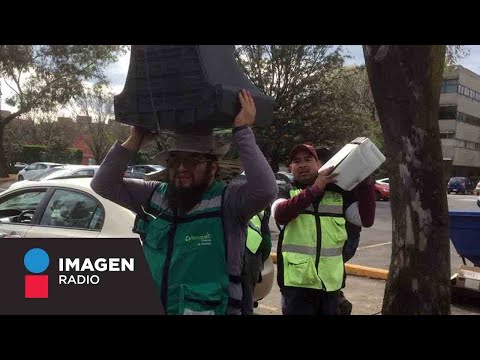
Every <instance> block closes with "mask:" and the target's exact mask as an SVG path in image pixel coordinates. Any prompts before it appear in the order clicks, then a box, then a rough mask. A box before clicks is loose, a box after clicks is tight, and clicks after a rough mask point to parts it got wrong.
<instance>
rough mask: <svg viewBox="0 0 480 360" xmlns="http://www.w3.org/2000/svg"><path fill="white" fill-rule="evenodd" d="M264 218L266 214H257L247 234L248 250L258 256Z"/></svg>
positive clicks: (249, 225) (249, 224)
mask: <svg viewBox="0 0 480 360" xmlns="http://www.w3.org/2000/svg"><path fill="white" fill-rule="evenodd" d="M263 217H264V212H263V211H262V212H260V213H258V214H256V215H255V216H254V217H253V218H252V219H251V220H250V221H249V222H248V233H247V248H248V250H250V251H251V252H252V253H254V254H256V253H257V251H258V248H259V247H260V244H261V243H262V240H263V236H262V220H263Z"/></svg>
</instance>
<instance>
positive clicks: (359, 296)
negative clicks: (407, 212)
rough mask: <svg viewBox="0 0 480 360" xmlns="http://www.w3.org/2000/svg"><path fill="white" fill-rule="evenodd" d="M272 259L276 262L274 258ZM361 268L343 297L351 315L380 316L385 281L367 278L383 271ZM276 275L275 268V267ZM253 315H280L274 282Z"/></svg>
mask: <svg viewBox="0 0 480 360" xmlns="http://www.w3.org/2000/svg"><path fill="white" fill-rule="evenodd" d="M272 257H273V258H274V260H276V256H272ZM275 263H276V261H275ZM361 268H365V269H367V270H366V272H363V273H362V272H358V275H349V276H347V281H346V287H345V289H343V292H344V294H345V297H346V298H347V299H348V300H349V301H350V302H351V303H352V305H353V309H352V315H380V314H381V310H382V303H383V295H384V292H385V284H386V281H385V280H381V279H379V278H369V277H368V276H375V275H376V274H378V275H380V276H384V273H385V270H382V269H374V268H368V267H361ZM352 271H355V270H352ZM276 273H277V266H276V265H275V274H276ZM385 279H386V278H385ZM255 313H256V314H259V315H282V310H281V295H280V289H279V288H278V285H277V282H276V281H275V282H274V284H273V288H272V291H271V292H270V294H269V295H268V296H267V297H266V298H265V299H263V300H262V301H260V302H259V305H258V308H257V309H256V310H255ZM451 314H452V315H480V307H477V308H473V307H471V306H470V307H469V306H466V305H465V306H460V305H451Z"/></svg>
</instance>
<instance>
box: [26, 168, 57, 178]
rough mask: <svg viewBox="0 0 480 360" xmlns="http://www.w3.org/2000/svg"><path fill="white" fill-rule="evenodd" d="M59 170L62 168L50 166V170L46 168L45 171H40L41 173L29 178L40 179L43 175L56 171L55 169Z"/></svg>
mask: <svg viewBox="0 0 480 360" xmlns="http://www.w3.org/2000/svg"><path fill="white" fill-rule="evenodd" d="M60 170H62V168H58V167H56V168H52V169H50V170H47V171H45V172H42V173H40V174H37V175H34V176H32V177H31V178H30V180H40V179H43V178H45V176H48V175H50V174H53V173H55V172H57V171H60Z"/></svg>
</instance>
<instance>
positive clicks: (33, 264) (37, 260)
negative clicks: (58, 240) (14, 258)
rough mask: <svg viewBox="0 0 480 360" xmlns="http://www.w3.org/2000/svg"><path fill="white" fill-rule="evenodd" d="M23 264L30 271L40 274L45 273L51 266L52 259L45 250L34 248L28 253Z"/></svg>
mask: <svg viewBox="0 0 480 360" xmlns="http://www.w3.org/2000/svg"><path fill="white" fill-rule="evenodd" d="M23 263H24V264H25V267H26V268H27V270H28V271H30V272H32V273H34V274H38V273H41V272H44V271H45V270H46V269H47V268H48V265H49V264H50V258H49V257H48V254H47V252H46V251H45V250H43V249H40V248H33V249H30V250H28V251H27V253H26V254H25V257H24V258H23Z"/></svg>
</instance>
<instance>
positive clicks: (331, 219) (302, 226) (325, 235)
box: [281, 189, 347, 291]
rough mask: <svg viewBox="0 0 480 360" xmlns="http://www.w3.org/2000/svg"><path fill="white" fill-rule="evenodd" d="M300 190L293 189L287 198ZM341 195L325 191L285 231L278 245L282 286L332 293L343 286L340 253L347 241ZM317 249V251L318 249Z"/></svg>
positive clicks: (341, 257)
mask: <svg viewBox="0 0 480 360" xmlns="http://www.w3.org/2000/svg"><path fill="white" fill-rule="evenodd" d="M301 191H302V190H301V189H293V190H291V191H290V197H294V196H296V195H298V194H299V193H300V192H301ZM340 215H343V198H342V195H341V194H339V193H336V192H332V191H326V192H325V193H324V195H323V197H322V200H321V201H320V204H319V205H318V208H317V209H315V208H314V205H311V206H309V207H308V208H307V209H305V210H304V211H303V212H302V213H301V214H300V215H298V216H297V217H296V218H295V219H294V220H292V221H290V222H289V223H288V224H287V225H286V226H285V229H284V234H283V241H282V245H281V252H282V259H283V264H282V266H283V283H284V285H285V286H294V287H305V288H313V289H324V290H327V291H335V290H338V289H340V288H341V286H342V283H343V275H344V267H343V256H342V249H343V245H344V243H345V241H346V239H347V233H346V230H345V218H344V217H343V216H340ZM318 246H320V248H318Z"/></svg>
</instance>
